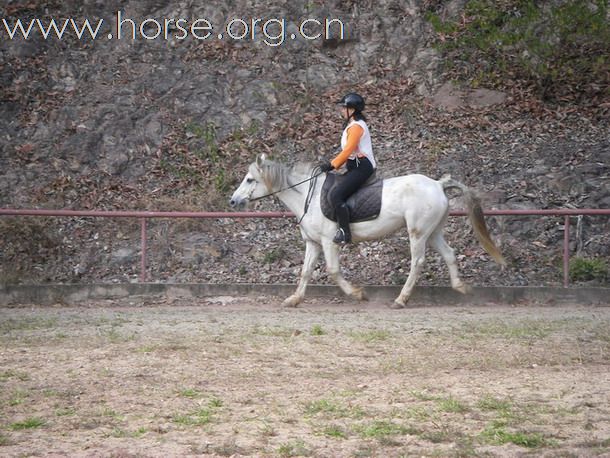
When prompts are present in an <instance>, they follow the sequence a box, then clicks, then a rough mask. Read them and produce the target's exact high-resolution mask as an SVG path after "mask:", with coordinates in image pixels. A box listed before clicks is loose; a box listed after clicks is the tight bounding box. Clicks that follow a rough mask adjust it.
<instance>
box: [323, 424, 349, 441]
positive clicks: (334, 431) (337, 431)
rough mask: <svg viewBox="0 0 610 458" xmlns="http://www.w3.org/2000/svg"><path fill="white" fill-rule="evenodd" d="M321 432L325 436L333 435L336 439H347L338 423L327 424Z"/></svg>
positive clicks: (345, 433)
mask: <svg viewBox="0 0 610 458" xmlns="http://www.w3.org/2000/svg"><path fill="white" fill-rule="evenodd" d="M322 434H324V435H325V436H327V437H334V438H336V439H347V432H346V431H345V429H344V428H342V427H341V426H338V425H329V426H326V427H325V428H324V429H323V430H322Z"/></svg>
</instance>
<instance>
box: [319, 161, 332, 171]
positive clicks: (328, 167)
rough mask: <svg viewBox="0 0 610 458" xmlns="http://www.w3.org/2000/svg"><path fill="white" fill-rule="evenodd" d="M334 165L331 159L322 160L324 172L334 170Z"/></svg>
mask: <svg viewBox="0 0 610 458" xmlns="http://www.w3.org/2000/svg"><path fill="white" fill-rule="evenodd" d="M333 169H334V167H333V166H332V164H331V163H330V161H329V160H326V159H325V160H323V161H322V162H320V170H321V171H322V172H324V173H326V172H330V171H331V170H333Z"/></svg>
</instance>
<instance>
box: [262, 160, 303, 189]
mask: <svg viewBox="0 0 610 458" xmlns="http://www.w3.org/2000/svg"><path fill="white" fill-rule="evenodd" d="M253 165H254V164H253ZM313 168H314V165H313V164H311V163H309V162H297V163H296V164H294V165H292V166H288V165H285V164H282V163H279V162H275V161H272V160H269V159H265V160H264V161H263V163H262V166H260V170H261V172H262V173H261V175H262V178H263V180H264V181H265V185H266V186H267V188H268V189H283V188H288V187H290V186H293V185H295V184H296V183H297V182H299V181H302V180H304V179H306V178H309V177H310V176H311V172H312V170H313Z"/></svg>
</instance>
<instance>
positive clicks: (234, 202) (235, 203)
mask: <svg viewBox="0 0 610 458" xmlns="http://www.w3.org/2000/svg"><path fill="white" fill-rule="evenodd" d="M246 203H247V201H246V200H244V199H237V198H234V199H231V200H230V201H229V205H230V206H231V208H244V207H245V206H246Z"/></svg>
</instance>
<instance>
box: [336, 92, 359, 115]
mask: <svg viewBox="0 0 610 458" xmlns="http://www.w3.org/2000/svg"><path fill="white" fill-rule="evenodd" d="M337 103H338V104H339V105H341V106H344V107H346V108H353V109H354V110H356V111H357V112H361V111H363V110H364V98H363V97H362V96H361V95H360V94H356V93H355V92H350V93H349V94H345V95H344V96H343V97H341V100H339V101H337Z"/></svg>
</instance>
